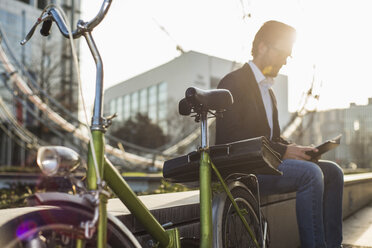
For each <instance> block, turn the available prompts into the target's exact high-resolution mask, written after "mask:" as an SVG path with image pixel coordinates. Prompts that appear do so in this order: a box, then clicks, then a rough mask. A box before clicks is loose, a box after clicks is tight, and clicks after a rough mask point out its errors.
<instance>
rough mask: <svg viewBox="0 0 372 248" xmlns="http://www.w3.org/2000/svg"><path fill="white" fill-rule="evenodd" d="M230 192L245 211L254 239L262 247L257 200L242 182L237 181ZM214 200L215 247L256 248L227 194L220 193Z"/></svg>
mask: <svg viewBox="0 0 372 248" xmlns="http://www.w3.org/2000/svg"><path fill="white" fill-rule="evenodd" d="M229 188H230V192H231V194H232V196H233V198H234V200H235V202H236V203H237V204H238V206H239V208H240V209H241V210H243V211H244V214H243V215H244V217H245V219H246V220H247V222H248V225H249V227H250V228H251V230H252V231H253V234H254V237H255V238H256V240H257V241H258V242H259V245H260V247H262V244H261V243H262V242H260V241H261V237H262V234H261V233H262V229H261V226H260V221H259V220H260V219H259V218H260V215H259V208H258V204H257V201H256V198H255V197H254V196H253V194H252V193H251V191H250V190H249V189H248V188H247V187H246V186H245V185H244V184H243V183H241V182H239V181H235V182H233V183H232V184H230V185H229ZM215 198H216V200H214V209H213V213H214V216H213V218H214V225H213V226H214V228H213V234H214V237H215V239H214V247H219V248H220V247H221V248H230V247H239V248H245V247H247V248H251V247H252V248H253V247H254V248H255V247H256V245H255V243H254V241H253V239H252V238H251V236H250V234H249V233H248V231H246V229H245V227H244V225H243V222H242V221H241V220H240V218H239V216H238V215H237V214H236V211H235V209H234V206H233V205H232V203H231V201H230V199H229V198H228V197H227V195H226V193H225V192H223V193H220V194H219V195H218V196H217V197H215Z"/></svg>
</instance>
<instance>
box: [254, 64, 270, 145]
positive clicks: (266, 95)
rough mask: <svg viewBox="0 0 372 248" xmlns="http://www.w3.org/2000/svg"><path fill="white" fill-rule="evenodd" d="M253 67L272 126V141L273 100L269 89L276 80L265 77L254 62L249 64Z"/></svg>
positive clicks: (268, 119)
mask: <svg viewBox="0 0 372 248" xmlns="http://www.w3.org/2000/svg"><path fill="white" fill-rule="evenodd" d="M248 64H249V66H250V67H251V69H252V71H253V74H254V77H255V78H256V81H257V83H258V86H259V88H260V91H261V96H262V101H263V103H264V106H265V110H266V117H267V121H268V123H269V126H270V139H271V138H272V137H273V103H272V100H271V96H270V92H269V89H270V88H271V87H272V86H273V84H274V79H273V78H272V77H265V76H264V75H263V73H262V72H261V70H260V69H259V68H258V67H257V66H256V65H255V64H254V63H253V61H249V62H248Z"/></svg>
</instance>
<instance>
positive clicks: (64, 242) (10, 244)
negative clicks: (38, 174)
mask: <svg viewBox="0 0 372 248" xmlns="http://www.w3.org/2000/svg"><path fill="white" fill-rule="evenodd" d="M35 209H37V210H36V211H31V212H28V213H27V214H23V215H20V216H18V217H16V218H13V219H12V220H10V221H8V222H7V223H6V224H4V225H2V226H1V228H0V237H1V239H0V244H1V247H6V248H15V247H17V248H26V247H27V248H29V247H32V248H49V247H61V248H62V247H79V248H87V247H89V248H90V247H96V246H97V240H96V238H95V236H94V235H93V237H92V238H91V239H87V238H85V237H84V230H83V229H82V228H81V227H80V224H81V223H82V222H84V221H88V220H91V219H92V214H91V213H90V212H88V211H84V210H76V209H63V208H59V207H51V208H49V209H45V208H44V209H40V208H35ZM107 238H108V240H107V247H139V244H138V242H137V241H136V240H135V238H134V237H133V235H131V236H130V234H128V233H124V232H123V231H122V230H121V228H118V227H116V226H115V224H113V223H112V222H111V223H110V222H109V223H108V236H107Z"/></svg>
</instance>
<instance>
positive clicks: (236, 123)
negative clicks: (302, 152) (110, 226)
mask: <svg viewBox="0 0 372 248" xmlns="http://www.w3.org/2000/svg"><path fill="white" fill-rule="evenodd" d="M218 88H221V89H228V90H230V92H231V94H232V96H233V98H234V103H233V105H231V107H229V108H228V109H227V110H226V112H224V113H223V118H218V119H217V124H216V144H224V143H229V142H234V141H238V140H243V139H249V138H254V137H258V136H266V137H267V138H268V139H270V131H271V130H270V126H269V123H268V121H267V117H266V112H265V106H264V103H263V101H262V96H261V91H260V89H259V86H258V84H257V81H256V78H255V76H254V74H253V71H252V69H251V67H250V66H249V64H244V66H243V67H242V68H240V69H238V70H236V71H233V72H231V73H229V74H227V75H226V76H225V77H224V78H223V79H222V80H221V81H220V83H219V85H218ZM270 95H271V99H272V102H273V137H272V140H271V146H272V147H273V149H274V150H275V151H277V152H278V153H280V154H281V156H283V155H284V153H285V151H286V149H287V144H289V143H288V142H287V141H285V140H283V139H282V138H281V137H280V127H279V122H278V109H277V103H276V99H275V96H274V93H273V91H272V90H271V89H270Z"/></svg>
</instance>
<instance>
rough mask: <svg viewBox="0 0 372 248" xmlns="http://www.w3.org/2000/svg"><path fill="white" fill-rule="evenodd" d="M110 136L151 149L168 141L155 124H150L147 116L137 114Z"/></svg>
mask: <svg viewBox="0 0 372 248" xmlns="http://www.w3.org/2000/svg"><path fill="white" fill-rule="evenodd" d="M111 135H112V136H115V137H117V138H119V139H122V140H125V141H128V142H130V143H133V144H136V145H139V146H143V147H147V148H153V149H155V148H158V147H160V146H162V145H164V144H165V143H166V142H167V141H168V136H167V135H165V134H164V132H163V130H162V129H161V128H160V127H159V126H158V125H157V124H154V123H152V122H151V120H150V118H149V117H148V116H147V115H143V114H141V113H137V115H136V116H135V117H134V118H133V119H132V118H130V119H128V120H127V121H125V122H124V124H123V125H122V126H120V127H117V128H116V129H115V130H114V131H112V133H111ZM115 145H116V144H115Z"/></svg>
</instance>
